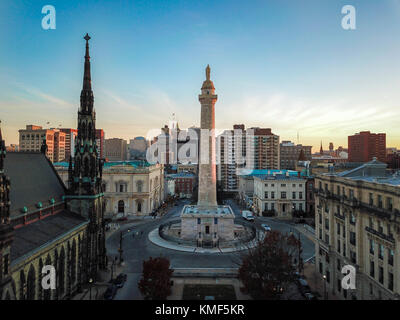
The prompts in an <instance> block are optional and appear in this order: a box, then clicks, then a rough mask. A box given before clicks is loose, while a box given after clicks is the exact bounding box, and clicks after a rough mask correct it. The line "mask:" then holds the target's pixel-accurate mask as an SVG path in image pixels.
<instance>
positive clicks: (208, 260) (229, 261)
mask: <svg viewBox="0 0 400 320" xmlns="http://www.w3.org/2000/svg"><path fill="white" fill-rule="evenodd" d="M185 204H189V201H187V200H186V201H179V202H178V206H172V207H171V208H170V209H169V211H168V212H167V213H166V214H165V215H164V216H163V217H162V218H158V219H151V218H149V219H146V220H145V222H140V223H137V222H133V223H127V224H124V225H122V226H121V228H120V229H119V230H118V231H116V232H114V233H113V234H112V235H111V236H110V237H109V238H108V239H107V241H106V246H107V253H108V256H109V257H118V258H119V252H118V248H119V242H120V232H123V245H122V248H123V254H122V256H123V259H124V263H125V268H124V271H123V272H124V273H126V274H127V275H128V279H127V281H126V283H125V285H124V287H123V288H121V289H118V292H117V294H116V296H115V299H116V300H137V299H139V300H140V299H143V298H142V296H141V294H140V292H139V289H138V287H137V283H138V281H139V280H140V277H141V272H142V261H143V260H146V259H148V258H149V257H158V256H164V257H166V258H168V259H169V260H170V263H171V267H172V268H232V267H238V264H237V263H238V262H239V258H240V253H220V254H199V253H191V252H181V251H175V250H170V249H165V248H161V247H158V246H156V245H154V244H152V243H151V242H150V241H149V240H148V233H149V232H150V231H152V230H154V229H155V228H156V227H158V226H159V225H160V224H162V223H165V222H167V221H170V220H175V219H177V218H178V217H179V215H180V212H181V210H182V208H183V206H184V205H185ZM228 204H229V205H230V206H231V207H232V210H233V211H234V212H235V216H236V219H243V218H242V217H241V212H240V208H239V207H238V206H237V205H236V203H235V202H234V201H231V200H228ZM254 223H255V224H256V226H257V227H260V225H261V224H262V223H267V224H268V225H269V226H270V227H271V228H272V230H278V231H281V232H283V233H286V232H290V231H292V229H293V227H292V226H291V225H290V224H287V223H284V222H279V221H275V220H273V219H271V218H266V217H257V218H256V219H255V221H254ZM128 230H129V233H128ZM294 234H295V235H296V236H297V235H298V234H297V232H295V233H294ZM301 242H302V245H303V254H302V257H303V260H306V259H308V258H310V257H312V256H313V255H314V244H313V242H312V241H311V240H309V239H308V238H307V237H305V236H303V235H301ZM114 276H116V275H114ZM110 277H111V272H110Z"/></svg>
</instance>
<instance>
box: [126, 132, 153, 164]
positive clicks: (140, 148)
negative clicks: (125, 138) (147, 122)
mask: <svg viewBox="0 0 400 320" xmlns="http://www.w3.org/2000/svg"><path fill="white" fill-rule="evenodd" d="M148 146H149V143H148V141H147V140H146V139H145V138H144V137H135V138H134V139H131V140H129V146H128V151H129V154H128V157H129V159H131V160H140V159H145V158H146V150H147V148H148Z"/></svg>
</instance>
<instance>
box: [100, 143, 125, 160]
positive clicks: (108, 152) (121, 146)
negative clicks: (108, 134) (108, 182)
mask: <svg viewBox="0 0 400 320" xmlns="http://www.w3.org/2000/svg"><path fill="white" fill-rule="evenodd" d="M127 151H128V146H127V142H126V140H124V139H119V138H112V139H106V143H105V157H106V158H107V160H108V161H125V160H126V159H127Z"/></svg>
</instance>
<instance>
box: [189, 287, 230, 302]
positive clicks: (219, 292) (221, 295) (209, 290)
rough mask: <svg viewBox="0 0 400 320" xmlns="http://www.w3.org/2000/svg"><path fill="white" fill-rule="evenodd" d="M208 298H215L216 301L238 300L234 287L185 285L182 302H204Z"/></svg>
mask: <svg viewBox="0 0 400 320" xmlns="http://www.w3.org/2000/svg"><path fill="white" fill-rule="evenodd" d="M206 296H214V299H215V300H236V294H235V288H234V287H233V286H232V285H222V284H221V285H218V284H185V285H184V287H183V295H182V300H204V298H205V297H206Z"/></svg>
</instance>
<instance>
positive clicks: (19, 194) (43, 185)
mask: <svg viewBox="0 0 400 320" xmlns="http://www.w3.org/2000/svg"><path fill="white" fill-rule="evenodd" d="M4 171H5V174H6V175H7V176H8V177H9V178H10V181H11V188H10V200H11V208H10V211H11V212H10V213H11V218H13V217H14V216H16V215H19V214H21V209H22V208H23V207H27V209H28V210H29V209H32V208H34V209H36V206H37V205H38V204H39V203H42V204H43V206H44V207H45V206H46V205H49V203H50V201H51V199H54V201H56V202H57V201H61V200H62V196H63V195H64V194H65V188H64V184H63V182H62V181H61V180H60V178H59V176H58V175H57V172H56V171H55V170H54V168H53V166H52V165H51V163H50V162H49V160H48V159H47V158H46V157H45V156H44V155H43V154H42V153H38V152H10V153H7V156H6V158H5V162H4Z"/></svg>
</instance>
